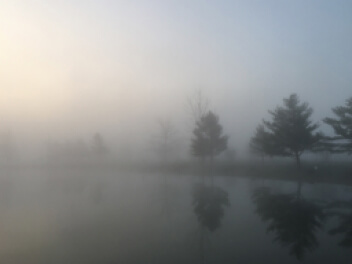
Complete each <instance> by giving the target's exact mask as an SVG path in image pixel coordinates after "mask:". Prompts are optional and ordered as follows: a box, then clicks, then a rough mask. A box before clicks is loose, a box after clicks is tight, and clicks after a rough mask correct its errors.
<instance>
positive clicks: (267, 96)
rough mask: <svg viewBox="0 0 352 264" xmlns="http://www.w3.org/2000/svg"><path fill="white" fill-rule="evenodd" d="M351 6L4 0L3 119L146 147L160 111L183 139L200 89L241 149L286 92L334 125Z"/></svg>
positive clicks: (8, 124)
mask: <svg viewBox="0 0 352 264" xmlns="http://www.w3.org/2000/svg"><path fill="white" fill-rule="evenodd" d="M351 13H352V2H350V1H344V0H338V1H327V0H308V1H307V0H305V1H303V0H297V1H285V0H281V1H279V0H276V1H275V0H268V1H259V0H257V1H256V0H247V1H244V0H243V1H221V0H220V1H205V0H204V1H200V0H194V1H184V0H179V1H176V0H175V1H174V0H170V1H166V0H164V1H161V0H160V1H157V0H150V1H142V0H140V1H133V0H131V1H112V0H109V1H108V0H100V1H97V0H96V1H93V0H90V1H89V0H85V1H83V0H71V1H68V0H60V1H59V0H46V1H44V0H22V1H21V0H0V122H1V123H2V126H1V127H2V129H5V130H10V131H12V133H13V134H14V135H15V136H16V138H18V141H19V142H21V144H23V145H26V144H27V146H29V145H31V144H32V145H37V146H38V148H40V147H39V146H41V145H40V144H42V142H44V141H45V140H47V139H63V140H65V139H70V138H81V137H82V138H85V139H87V138H88V137H89V136H91V135H93V134H94V133H95V132H101V133H102V134H103V135H104V136H105V137H106V138H107V139H108V140H109V141H110V142H114V144H115V145H116V148H119V147H121V148H122V149H123V148H128V147H129V148H134V149H144V150H145V151H148V147H147V146H148V141H150V137H151V135H152V134H153V133H155V132H156V130H157V129H158V125H157V120H158V119H160V118H165V119H170V120H172V121H173V123H174V125H175V126H176V127H177V132H178V135H179V140H181V141H183V142H184V144H185V145H187V144H188V143H189V138H190V136H191V135H190V131H191V129H190V127H189V122H188V121H187V120H189V118H190V117H189V113H188V112H187V109H186V108H187V107H186V105H187V104H186V101H187V98H188V97H189V96H191V95H192V94H193V93H194V91H196V90H198V89H201V90H202V92H203V93H204V94H205V95H206V96H207V97H208V98H209V100H210V102H211V109H212V110H214V111H215V112H216V113H217V114H218V115H219V117H220V122H221V123H222V125H223V127H224V132H225V133H226V134H228V135H229V136H230V141H229V143H230V146H231V148H234V149H236V150H238V152H245V150H246V148H247V146H248V142H249V139H250V137H251V136H252V135H253V133H254V130H255V127H256V126H257V125H258V124H259V123H260V122H261V120H262V119H263V118H269V115H268V112H267V111H268V110H270V109H274V108H275V107H276V106H277V105H280V104H281V103H282V99H283V98H284V97H288V96H289V95H290V94H291V93H297V94H298V95H299V96H300V98H301V100H302V101H306V102H308V103H309V104H310V106H311V107H312V108H313V109H314V114H313V119H314V120H315V121H318V122H319V123H320V124H321V129H322V130H323V131H326V132H327V133H329V128H328V127H326V126H325V125H324V124H323V123H322V122H321V120H322V118H324V117H326V116H331V108H332V107H335V106H337V105H342V104H344V102H345V100H346V99H347V98H348V97H350V96H352V93H351V83H352V74H351V70H352V52H351V51H352V34H351V33H352V16H351ZM132 145H133V147H131V146H132Z"/></svg>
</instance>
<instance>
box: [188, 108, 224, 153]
mask: <svg viewBox="0 0 352 264" xmlns="http://www.w3.org/2000/svg"><path fill="white" fill-rule="evenodd" d="M193 135H194V137H193V138H192V143H191V150H192V154H193V155H194V156H196V157H200V158H206V157H209V158H210V159H212V158H213V157H214V156H216V155H218V154H220V153H221V152H222V151H224V150H225V149H226V148H227V139H228V137H227V136H225V135H223V134H222V126H221V125H220V124H219V117H218V116H217V115H215V114H214V113H213V112H211V111H209V112H208V113H207V114H206V115H204V116H202V117H201V118H200V120H199V121H198V122H197V123H196V128H195V129H194V130H193Z"/></svg>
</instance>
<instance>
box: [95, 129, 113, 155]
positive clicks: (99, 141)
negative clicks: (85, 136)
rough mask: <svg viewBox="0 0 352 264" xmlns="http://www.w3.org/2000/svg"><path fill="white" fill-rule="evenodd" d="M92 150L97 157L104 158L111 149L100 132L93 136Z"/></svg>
mask: <svg viewBox="0 0 352 264" xmlns="http://www.w3.org/2000/svg"><path fill="white" fill-rule="evenodd" d="M92 151H93V154H94V155H95V156H96V157H99V158H103V157H106V156H107V154H108V152H109V150H108V147H107V146H106V143H105V141H104V139H103V137H102V136H101V135H100V133H96V134H95V135H94V136H93V142H92Z"/></svg>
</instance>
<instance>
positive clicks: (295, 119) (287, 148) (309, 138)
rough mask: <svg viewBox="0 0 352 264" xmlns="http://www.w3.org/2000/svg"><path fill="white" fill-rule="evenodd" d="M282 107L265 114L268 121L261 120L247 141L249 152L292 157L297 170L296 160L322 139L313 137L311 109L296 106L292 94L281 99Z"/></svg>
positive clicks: (297, 161) (302, 104) (319, 135)
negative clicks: (267, 114) (248, 141)
mask: <svg viewBox="0 0 352 264" xmlns="http://www.w3.org/2000/svg"><path fill="white" fill-rule="evenodd" d="M283 101H284V106H280V107H277V108H276V109H275V110H274V111H269V113H270V115H271V116H272V121H265V120H263V124H262V125H261V126H259V127H258V128H257V131H256V134H255V136H254V137H253V138H252V139H251V146H252V148H254V149H256V150H257V151H260V152H262V153H265V154H267V155H270V156H284V157H294V158H295V160H296V164H297V167H300V157H301V155H302V153H303V152H304V151H306V150H313V148H314V147H315V146H316V145H317V144H318V143H319V142H320V140H321V138H322V135H321V134H320V133H314V131H315V130H316V129H317V128H318V124H316V123H312V121H311V120H310V117H311V115H312V113H313V109H312V108H310V107H309V106H308V104H307V103H300V101H299V98H298V96H297V95H296V94H292V95H290V97H289V98H284V99H283Z"/></svg>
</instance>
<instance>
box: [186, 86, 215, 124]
mask: <svg viewBox="0 0 352 264" xmlns="http://www.w3.org/2000/svg"><path fill="white" fill-rule="evenodd" d="M209 106H210V101H209V99H208V98H207V97H206V96H205V95H204V93H203V92H202V90H201V89H198V90H196V91H195V92H194V93H193V94H192V95H191V96H189V97H188V98H187V107H186V109H187V110H188V112H189V114H190V116H191V118H192V125H193V124H194V123H196V122H198V121H199V120H200V119H201V118H202V117H203V116H205V115H206V114H207V113H208V112H209Z"/></svg>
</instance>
